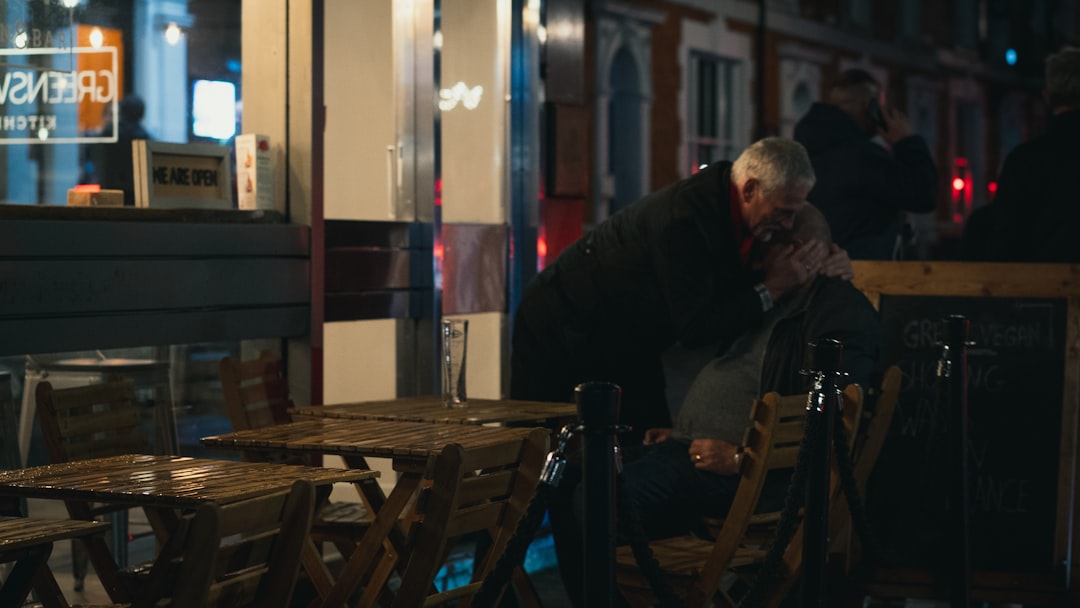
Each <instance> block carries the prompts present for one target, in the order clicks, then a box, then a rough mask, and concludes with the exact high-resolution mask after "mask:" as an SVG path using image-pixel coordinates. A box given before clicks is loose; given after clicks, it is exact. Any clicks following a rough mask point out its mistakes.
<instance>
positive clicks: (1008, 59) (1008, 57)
mask: <svg viewBox="0 0 1080 608" xmlns="http://www.w3.org/2000/svg"><path fill="white" fill-rule="evenodd" d="M1005 63H1007V64H1009V65H1016V49H1009V50H1007V51H1005Z"/></svg>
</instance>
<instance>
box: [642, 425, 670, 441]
mask: <svg viewBox="0 0 1080 608" xmlns="http://www.w3.org/2000/svg"><path fill="white" fill-rule="evenodd" d="M668 439H671V429H665V428H655V429H647V430H646V431H645V438H644V439H643V440H642V441H641V442H642V443H644V444H645V445H653V444H656V443H664V442H665V441H667V440H668Z"/></svg>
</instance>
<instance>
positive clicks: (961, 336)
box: [937, 315, 971, 608]
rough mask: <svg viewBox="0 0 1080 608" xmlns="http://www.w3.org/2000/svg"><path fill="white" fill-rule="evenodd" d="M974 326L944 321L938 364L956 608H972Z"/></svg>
mask: <svg viewBox="0 0 1080 608" xmlns="http://www.w3.org/2000/svg"><path fill="white" fill-rule="evenodd" d="M970 329H971V322H970V321H968V319H967V318H966V317H964V316H962V315H949V316H948V317H946V318H945V332H944V341H943V342H942V344H941V359H940V360H938V369H937V375H938V390H939V391H941V394H940V398H939V401H938V402H939V403H941V404H943V406H944V407H946V408H948V417H949V418H948V419H949V428H950V429H951V435H952V437H951V438H950V440H949V452H950V453H951V454H952V461H953V466H954V467H955V474H956V481H955V483H953V484H952V496H950V497H949V498H950V501H949V503H950V509H949V531H950V533H949V538H950V541H951V542H950V543H949V544H950V545H951V546H952V551H951V552H950V553H951V559H950V560H949V563H950V567H949V579H950V582H951V585H950V586H951V589H952V593H951V596H952V606H953V608H968V606H970V605H971V544H970V538H971V531H970V525H969V524H970V522H969V520H968V517H969V515H968V509H969V506H970V505H969V503H970V501H969V495H968V492H969V486H968V451H967V445H968V403H967V389H968V371H967V347H968V345H969V342H968V333H969V331H970Z"/></svg>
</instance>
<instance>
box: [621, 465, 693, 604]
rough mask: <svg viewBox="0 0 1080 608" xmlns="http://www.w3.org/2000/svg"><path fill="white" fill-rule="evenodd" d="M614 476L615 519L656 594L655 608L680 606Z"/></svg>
mask: <svg viewBox="0 0 1080 608" xmlns="http://www.w3.org/2000/svg"><path fill="white" fill-rule="evenodd" d="M615 480H616V483H615V490H616V492H617V493H618V494H617V499H616V502H617V503H618V505H619V520H620V521H621V522H622V524H623V531H624V532H625V533H626V536H627V539H628V540H629V541H630V550H631V551H632V552H633V554H634V561H635V562H637V565H638V569H639V570H641V575H642V576H644V577H645V580H647V581H648V582H649V587H650V588H651V589H652V592H653V595H655V596H656V600H657V604H656V605H657V606H659V608H682V606H684V604H683V601H682V600H681V599H679V596H678V595H677V594H676V593H675V589H674V588H673V587H672V586H671V581H670V580H668V577H667V575H666V574H664V571H663V570H662V569H661V568H660V563H659V562H658V561H656V558H655V557H654V556H653V552H652V548H651V547H649V539H648V537H647V536H646V535H645V527H644V526H643V525H642V524H641V518H639V517H638V515H637V511H635V510H634V505H633V504H632V503H631V501H630V497H629V495H627V493H626V488H625V487H624V483H623V476H622V474H620V475H619V476H618V477H616V478H615Z"/></svg>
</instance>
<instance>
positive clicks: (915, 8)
mask: <svg viewBox="0 0 1080 608" xmlns="http://www.w3.org/2000/svg"><path fill="white" fill-rule="evenodd" d="M897 8H898V10H899V11H900V15H899V23H900V27H899V28H898V33H899V36H900V39H901V40H919V39H920V38H921V37H922V35H923V28H922V3H921V2H917V1H914V0H912V1H910V2H900V3H898V6H897Z"/></svg>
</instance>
